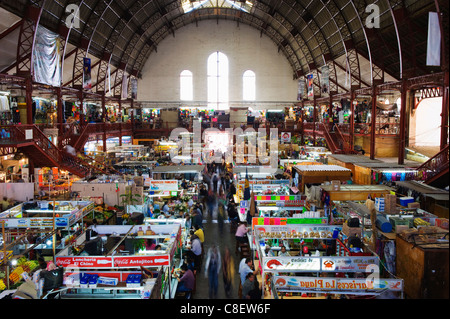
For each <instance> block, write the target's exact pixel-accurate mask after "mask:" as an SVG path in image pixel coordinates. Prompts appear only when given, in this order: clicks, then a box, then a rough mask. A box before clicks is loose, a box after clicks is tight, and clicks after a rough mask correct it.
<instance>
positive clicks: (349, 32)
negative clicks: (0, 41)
mask: <svg viewBox="0 0 450 319" xmlns="http://www.w3.org/2000/svg"><path fill="white" fill-rule="evenodd" d="M71 3H72V4H73V3H74V2H73V1H71V0H67V1H65V0H54V1H50V0H15V1H2V2H1V4H0V6H1V7H2V8H4V9H6V10H8V11H10V12H11V13H13V14H15V15H17V16H19V17H25V16H26V14H27V7H28V6H35V7H40V8H43V11H42V15H41V17H40V24H41V25H43V26H45V27H46V28H47V29H50V30H52V31H54V32H58V33H60V34H62V35H65V34H67V37H66V40H67V41H68V43H70V44H71V45H74V46H82V47H84V48H86V50H87V51H88V52H89V54H91V55H93V56H96V57H98V58H100V59H102V58H104V57H107V58H108V60H109V62H110V63H111V64H112V65H114V66H123V67H124V68H125V70H126V71H127V72H129V73H130V74H136V75H139V74H140V71H141V70H142V68H143V66H144V64H145V62H146V60H147V59H148V57H149V56H150V54H152V52H155V51H157V49H158V45H159V44H160V43H161V41H163V40H164V39H165V38H166V37H167V36H176V31H177V30H178V29H180V28H182V27H183V26H185V25H188V24H191V23H197V22H198V21H200V20H204V19H227V20H232V21H235V22H236V23H244V24H247V25H250V26H252V27H254V28H256V29H258V30H259V31H260V32H261V36H262V35H266V36H268V37H269V38H270V39H272V41H273V42H274V43H275V44H276V45H277V47H278V49H279V50H280V51H281V52H283V53H284V55H285V56H286V58H287V60H288V61H289V63H290V64H291V66H292V69H293V75H294V78H296V77H300V76H302V75H305V74H307V73H309V72H311V71H312V70H314V69H318V68H320V67H321V66H322V65H324V64H326V63H327V62H328V61H334V60H338V59H341V60H342V57H344V59H343V60H344V63H345V61H347V63H348V61H349V59H350V58H349V55H350V52H357V54H358V55H360V56H361V57H364V58H365V59H366V60H367V61H369V68H370V65H372V66H373V68H379V69H381V70H383V71H384V72H385V73H386V74H388V75H390V76H391V77H393V78H395V79H400V78H401V77H402V76H417V75H422V74H428V73H430V72H434V71H440V70H441V69H440V68H439V69H437V68H436V67H428V66H426V63H425V58H426V49H427V27H428V12H429V11H436V4H437V5H438V7H439V10H440V12H441V13H442V14H443V16H442V17H443V19H444V25H445V24H446V25H447V26H448V2H447V1H444V0H436V1H430V0H246V1H245V0H239V1H238V0H81V1H77V2H75V3H74V4H75V6H73V7H68V5H69V4H71ZM370 5H375V7H373V6H370ZM377 10H379V11H378V12H379V15H376V13H377ZM70 14H73V15H75V14H77V16H78V17H79V21H77V20H73V22H74V23H70V22H71V20H70V16H69V15H70ZM373 16H375V17H379V21H377V20H376V19H375V20H374V19H372V17H373ZM78 22H79V23H78ZM377 22H379V27H377V25H376V23H377ZM371 23H372V25H371ZM373 23H375V25H374V24H373ZM371 26H375V27H371ZM62 30H65V31H64V32H63V31H62ZM67 31H68V33H67ZM444 41H445V43H446V47H448V32H447V31H446V32H445V35H444ZM445 51H446V54H447V56H446V58H445V60H446V61H447V65H448V49H447V50H445ZM343 67H344V68H345V67H346V66H345V65H344V66H343Z"/></svg>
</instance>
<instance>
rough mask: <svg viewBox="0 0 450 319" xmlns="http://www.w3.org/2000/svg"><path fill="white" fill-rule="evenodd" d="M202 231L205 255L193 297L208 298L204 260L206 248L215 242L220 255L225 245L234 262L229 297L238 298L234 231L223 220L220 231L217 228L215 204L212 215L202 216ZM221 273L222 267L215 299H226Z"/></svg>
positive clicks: (237, 258) (237, 256)
mask: <svg viewBox="0 0 450 319" xmlns="http://www.w3.org/2000/svg"><path fill="white" fill-rule="evenodd" d="M203 226H204V229H203V231H204V233H205V242H204V244H203V245H204V249H205V257H204V260H203V263H202V269H201V272H200V273H199V274H197V283H196V285H197V286H196V291H195V293H194V294H193V298H194V299H209V281H208V278H207V276H205V261H206V253H207V252H208V249H209V248H210V247H211V246H212V244H215V245H216V246H218V247H219V250H220V256H221V258H222V259H223V256H224V253H225V247H228V248H229V249H230V252H231V256H232V258H233V260H234V264H235V276H234V280H233V288H232V294H231V299H238V298H239V297H238V288H239V273H238V267H239V262H240V256H239V254H238V255H236V254H235V245H236V239H235V238H234V233H230V224H229V223H227V222H225V223H224V225H223V229H222V231H220V229H219V225H218V223H217V206H216V208H215V210H214V213H213V216H212V217H211V216H208V217H204V219H203ZM222 276H223V273H222V269H220V273H219V280H218V283H219V285H218V290H217V299H227V297H226V295H225V290H224V283H223V277H222Z"/></svg>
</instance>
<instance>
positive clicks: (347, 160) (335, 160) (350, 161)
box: [328, 154, 383, 184]
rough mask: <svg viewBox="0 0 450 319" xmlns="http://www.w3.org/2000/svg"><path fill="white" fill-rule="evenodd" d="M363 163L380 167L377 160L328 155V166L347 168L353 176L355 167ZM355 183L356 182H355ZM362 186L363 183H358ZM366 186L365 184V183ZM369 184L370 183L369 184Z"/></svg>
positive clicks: (363, 157) (364, 157)
mask: <svg viewBox="0 0 450 319" xmlns="http://www.w3.org/2000/svg"><path fill="white" fill-rule="evenodd" d="M363 163H364V164H365V163H378V164H380V165H382V163H383V162H382V161H380V160H377V159H370V157H367V156H364V155H350V154H329V155H328V164H330V165H339V166H342V167H345V168H348V169H350V170H351V171H352V174H353V176H355V174H356V170H355V165H356V164H363ZM355 182H356V180H355ZM357 183H358V182H357ZM358 184H364V183H358ZM365 184H367V183H365ZM369 184H370V183H369Z"/></svg>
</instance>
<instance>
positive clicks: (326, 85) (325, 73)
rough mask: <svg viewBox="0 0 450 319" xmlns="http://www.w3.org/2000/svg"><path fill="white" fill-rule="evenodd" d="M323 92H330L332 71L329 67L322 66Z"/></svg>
mask: <svg viewBox="0 0 450 319" xmlns="http://www.w3.org/2000/svg"><path fill="white" fill-rule="evenodd" d="M320 82H321V84H322V87H321V92H322V93H325V94H328V93H329V92H330V69H329V68H328V65H324V66H322V79H321V81H320Z"/></svg>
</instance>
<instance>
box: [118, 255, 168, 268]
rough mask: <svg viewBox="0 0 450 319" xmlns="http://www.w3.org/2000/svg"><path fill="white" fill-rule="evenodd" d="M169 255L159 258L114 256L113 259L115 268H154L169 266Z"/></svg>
mask: <svg viewBox="0 0 450 319" xmlns="http://www.w3.org/2000/svg"><path fill="white" fill-rule="evenodd" d="M169 261H170V259H169V255H160V256H116V257H114V266H115V267H124V268H129V267H140V266H142V267H155V266H169Z"/></svg>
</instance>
